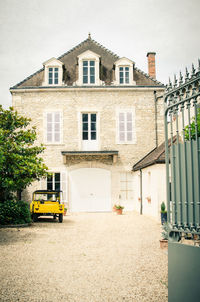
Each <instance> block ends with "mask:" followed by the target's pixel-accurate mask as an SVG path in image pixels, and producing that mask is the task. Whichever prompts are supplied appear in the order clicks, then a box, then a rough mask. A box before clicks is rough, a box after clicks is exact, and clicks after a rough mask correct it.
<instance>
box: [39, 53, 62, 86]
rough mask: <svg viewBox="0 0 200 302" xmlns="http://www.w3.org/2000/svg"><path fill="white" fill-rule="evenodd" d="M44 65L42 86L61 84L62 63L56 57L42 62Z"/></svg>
mask: <svg viewBox="0 0 200 302" xmlns="http://www.w3.org/2000/svg"><path fill="white" fill-rule="evenodd" d="M43 65H44V82H43V85H44V86H48V85H50V86H53V85H59V86H61V85H62V78H63V63H62V62H61V61H59V60H57V59H56V58H51V59H49V60H48V61H46V62H44V63H43Z"/></svg>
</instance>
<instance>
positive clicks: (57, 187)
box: [55, 182, 60, 191]
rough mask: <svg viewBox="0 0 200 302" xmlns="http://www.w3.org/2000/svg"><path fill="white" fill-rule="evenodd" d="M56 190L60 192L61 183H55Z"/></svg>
mask: <svg viewBox="0 0 200 302" xmlns="http://www.w3.org/2000/svg"><path fill="white" fill-rule="evenodd" d="M55 190H56V191H60V183H59V182H55Z"/></svg>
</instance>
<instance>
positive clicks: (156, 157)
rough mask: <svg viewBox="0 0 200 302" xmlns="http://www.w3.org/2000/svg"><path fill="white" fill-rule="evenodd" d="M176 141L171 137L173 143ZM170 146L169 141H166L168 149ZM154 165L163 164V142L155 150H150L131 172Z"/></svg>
mask: <svg viewBox="0 0 200 302" xmlns="http://www.w3.org/2000/svg"><path fill="white" fill-rule="evenodd" d="M175 141H176V136H174V137H173V143H174V142H175ZM170 146H171V139H169V140H168V147H170ZM155 164H165V142H163V143H162V144H161V145H160V146H158V147H157V148H154V149H153V150H151V151H150V152H149V153H148V154H147V155H145V156H144V157H143V158H142V159H140V160H139V161H138V162H137V163H136V164H135V165H134V166H133V169H132V170H133V171H138V170H140V169H144V168H146V167H149V166H152V165H155Z"/></svg>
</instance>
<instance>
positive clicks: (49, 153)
mask: <svg viewBox="0 0 200 302" xmlns="http://www.w3.org/2000/svg"><path fill="white" fill-rule="evenodd" d="M84 51H85V48H84ZM70 56H71V53H70ZM72 69H73V68H72ZM137 72H138V71H137V70H136V73H137ZM42 74H43V77H44V72H43V71H42V70H41V71H40V72H39V74H37V78H38V77H39V78H40V77H41V81H42V76H41V75H42ZM65 76H66V75H64V77H65ZM142 76H144V74H143V73H142ZM33 77H36V76H33ZM43 80H44V79H43ZM140 80H141V78H140ZM147 80H148V79H147V77H146V81H147ZM30 81H31V79H28V80H27V83H30ZM148 81H149V80H148ZM36 82H37V81H36ZM36 82H35V84H34V85H35V86H34V85H33V81H32V85H33V86H31V87H30V86H27V87H26V85H25V83H26V82H24V81H23V83H22V84H21V85H18V86H17V85H16V86H15V87H13V88H11V93H12V101H13V106H14V108H15V109H16V110H17V111H18V113H19V114H22V115H24V116H26V117H30V118H31V120H32V125H34V126H36V128H37V134H38V143H43V144H44V146H45V152H44V155H43V158H44V161H45V164H46V165H47V166H48V167H49V170H50V171H52V172H59V173H61V174H62V173H63V175H64V176H63V180H62V183H63V190H64V191H65V198H64V202H67V203H68V207H69V210H70V194H71V193H70V184H69V183H70V182H69V175H70V171H72V170H74V169H81V168H86V167H87V168H101V169H106V170H109V171H110V172H111V202H112V204H115V203H116V202H121V203H123V204H124V206H125V209H127V210H129V209H133V208H136V206H134V203H135V202H138V201H137V200H134V196H136V195H137V194H134V191H135V192H136V191H137V189H136V188H135V187H134V182H132V187H131V189H130V191H131V192H132V193H133V194H132V197H129V198H127V200H125V198H123V200H122V199H121V193H120V192H121V191H120V190H122V188H121V186H122V185H120V177H121V176H120V174H121V173H129V175H131V177H132V178H133V172H132V166H133V165H134V164H135V163H136V162H137V161H138V160H139V159H140V158H142V157H143V156H145V155H146V154H147V153H148V152H149V151H151V150H152V149H153V148H155V146H156V137H157V139H158V142H157V143H158V144H160V143H161V142H163V140H164V126H163V124H164V122H163V101H162V98H158V99H157V101H156V106H155V91H156V93H157V96H160V95H162V94H163V91H164V87H163V85H160V84H158V83H156V82H155V85H153V84H154V82H152V83H151V84H149V85H137V82H136V85H134V86H130V87H129V86H123V87H120V86H119V85H118V86H115V87H114V86H101V87H98V86H95V87H92V86H86V87H81V86H80V87H79V86H67V85H63V86H62V87H60V86H59V87H41V86H38V85H37V84H36ZM37 83H38V82H37ZM145 83H146V82H145ZM27 85H28V84H27ZM120 110H131V111H132V112H133V113H134V115H133V117H134V121H133V122H134V123H133V128H134V129H133V132H134V140H133V141H132V142H131V143H119V141H118V112H119V111H120ZM155 110H156V112H155ZM55 111H59V112H60V115H61V123H60V127H61V128H60V132H61V140H60V143H47V141H46V131H47V124H46V115H45V114H46V113H47V112H55ZM82 112H95V113H96V114H97V137H98V147H97V150H98V151H99V152H100V153H101V152H103V151H109V150H115V151H118V157H117V160H115V161H114V160H113V158H112V156H111V155H106V154H97V155H89V154H82V155H78V156H76V155H74V154H73V155H72V156H68V157H67V158H66V159H65V158H64V155H62V153H61V152H63V151H74V152H76V151H81V150H82V132H81V131H82V130H81V129H82V128H81V127H82V124H81V114H82ZM156 119H157V121H156ZM156 124H157V128H158V131H157V134H156ZM121 182H122V181H121ZM45 186H46V180H42V181H41V182H40V183H38V182H35V183H34V184H33V185H32V186H30V187H29V188H28V189H27V190H26V192H24V194H26V195H24V196H25V197H26V198H27V199H28V200H29V201H30V199H31V193H32V192H33V191H34V189H40V188H43V189H45ZM122 191H123V190H122ZM127 196H128V195H127ZM120 199H121V200H120Z"/></svg>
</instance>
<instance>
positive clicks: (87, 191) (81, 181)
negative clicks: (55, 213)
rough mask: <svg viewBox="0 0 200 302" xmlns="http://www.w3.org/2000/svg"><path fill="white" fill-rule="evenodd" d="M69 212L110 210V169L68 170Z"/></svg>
mask: <svg viewBox="0 0 200 302" xmlns="http://www.w3.org/2000/svg"><path fill="white" fill-rule="evenodd" d="M69 177H70V210H71V212H106V211H111V180H110V179H111V177H110V171H107V170H105V169H97V168H83V169H78V170H74V171H72V172H70V176H69Z"/></svg>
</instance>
